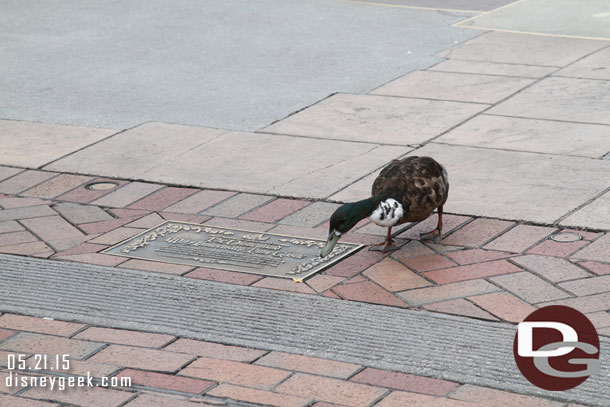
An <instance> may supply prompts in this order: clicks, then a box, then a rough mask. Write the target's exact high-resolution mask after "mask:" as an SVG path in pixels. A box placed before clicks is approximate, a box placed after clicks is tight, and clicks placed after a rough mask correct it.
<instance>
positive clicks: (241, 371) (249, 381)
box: [180, 358, 290, 390]
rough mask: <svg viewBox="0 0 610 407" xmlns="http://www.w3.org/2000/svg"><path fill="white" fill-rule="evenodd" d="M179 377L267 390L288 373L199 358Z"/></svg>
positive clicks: (228, 361)
mask: <svg viewBox="0 0 610 407" xmlns="http://www.w3.org/2000/svg"><path fill="white" fill-rule="evenodd" d="M180 375H185V376H190V377H196V378H200V379H206V380H214V381H218V382H227V383H231V384H236V385H241V386H246V387H254V388H258V389H266V390H269V389H271V388H272V387H273V386H275V385H276V384H278V383H280V382H282V381H283V380H284V379H286V378H287V377H288V376H290V372H287V371H285V370H280V369H274V368H270V367H265V366H255V365H250V364H247V363H241V362H234V361H231V360H222V359H212V358H199V359H197V360H196V361H195V362H193V363H191V364H190V365H188V366H187V367H185V368H184V369H182V370H181V371H180Z"/></svg>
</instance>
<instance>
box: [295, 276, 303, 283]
mask: <svg viewBox="0 0 610 407" xmlns="http://www.w3.org/2000/svg"><path fill="white" fill-rule="evenodd" d="M292 281H294V282H295V283H302V282H303V279H302V278H294V277H292Z"/></svg>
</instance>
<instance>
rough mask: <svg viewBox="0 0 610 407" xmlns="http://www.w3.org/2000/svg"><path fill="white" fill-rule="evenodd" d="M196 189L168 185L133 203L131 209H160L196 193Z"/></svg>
mask: <svg viewBox="0 0 610 407" xmlns="http://www.w3.org/2000/svg"><path fill="white" fill-rule="evenodd" d="M196 192H197V190H196V189H191V188H174V187H168V188H165V189H162V190H160V191H159V192H155V193H153V194H152V195H149V196H147V197H146V198H143V199H141V200H139V201H137V202H136V203H134V204H131V205H130V206H129V208H131V209H148V210H151V211H159V210H161V209H165V208H167V207H168V206H171V205H173V204H175V203H176V202H179V201H181V200H183V199H184V198H186V197H188V196H190V195H193V194H194V193H196Z"/></svg>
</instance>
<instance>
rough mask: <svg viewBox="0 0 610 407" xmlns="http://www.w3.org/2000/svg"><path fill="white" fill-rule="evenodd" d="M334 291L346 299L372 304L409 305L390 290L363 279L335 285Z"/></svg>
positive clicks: (402, 306)
mask: <svg viewBox="0 0 610 407" xmlns="http://www.w3.org/2000/svg"><path fill="white" fill-rule="evenodd" d="M332 291H333V292H334V293H335V294H337V295H338V296H339V297H341V298H344V299H346V300H352V301H362V302H369V303H372V304H382V305H391V306H394V307H401V308H406V307H408V305H407V304H406V303H404V302H403V301H401V300H399V299H398V298H396V297H395V296H394V295H392V294H391V293H390V292H388V291H386V290H385V289H383V288H382V287H380V286H378V285H377V284H375V283H373V282H372V281H362V282H359V283H352V284H341V285H338V286H335V287H334V288H333V289H332Z"/></svg>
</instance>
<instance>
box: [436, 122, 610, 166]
mask: <svg viewBox="0 0 610 407" xmlns="http://www.w3.org/2000/svg"><path fill="white" fill-rule="evenodd" d="M435 142H439V143H447V144H455V145H464V146H474V147H484V148H499V149H505V150H516V151H531V152H538V153H545V154H565V155H577V156H582V157H590V158H600V157H602V156H603V155H604V154H605V153H606V152H608V151H610V127H608V126H602V125H595V124H580V123H568V122H556V121H549V120H534V119H521V118H515V117H504V116H492V115H485V114H483V115H479V116H477V117H475V118H474V119H472V120H469V121H468V122H466V123H464V124H463V125H461V126H458V127H457V128H455V129H453V130H451V131H450V132H449V133H447V134H445V135H443V136H441V137H439V138H438V139H436V140H435Z"/></svg>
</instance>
